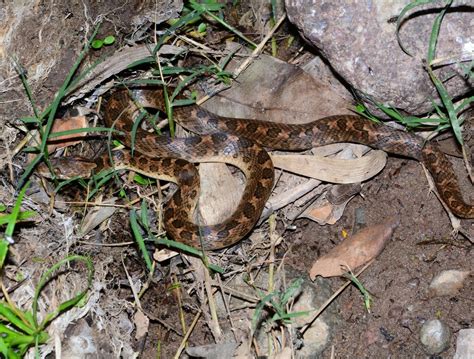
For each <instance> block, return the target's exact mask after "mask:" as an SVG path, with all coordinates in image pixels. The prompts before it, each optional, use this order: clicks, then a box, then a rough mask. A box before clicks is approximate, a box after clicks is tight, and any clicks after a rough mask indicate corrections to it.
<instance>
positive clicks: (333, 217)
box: [298, 183, 361, 225]
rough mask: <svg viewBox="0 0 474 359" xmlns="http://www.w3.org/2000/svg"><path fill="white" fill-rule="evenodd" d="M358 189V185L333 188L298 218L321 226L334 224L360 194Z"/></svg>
mask: <svg viewBox="0 0 474 359" xmlns="http://www.w3.org/2000/svg"><path fill="white" fill-rule="evenodd" d="M360 189H361V186H360V183H354V184H343V185H336V186H333V187H332V188H331V190H330V191H329V192H326V196H325V198H321V200H319V199H318V200H317V201H316V202H315V203H314V205H312V206H311V207H308V208H307V209H306V210H305V211H304V212H303V213H302V214H301V215H300V216H298V218H308V219H310V220H312V221H316V222H317V223H319V224H321V225H324V224H334V223H336V222H337V221H338V220H339V219H340V218H341V217H342V215H343V214H344V209H345V208H346V206H347V204H348V203H349V201H350V200H351V199H352V198H353V197H354V196H355V195H356V194H357V193H359V192H360Z"/></svg>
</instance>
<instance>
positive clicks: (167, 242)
mask: <svg viewBox="0 0 474 359" xmlns="http://www.w3.org/2000/svg"><path fill="white" fill-rule="evenodd" d="M154 243H155V244H157V245H162V246H166V247H168V248H174V249H177V250H179V251H182V252H184V253H188V254H191V255H194V256H196V257H199V258H201V259H202V258H204V253H203V252H202V251H200V250H198V249H196V248H194V247H190V246H187V245H186V244H183V243H180V242H176V241H172V240H169V239H166V238H159V239H155V240H154ZM209 269H212V270H213V271H214V272H217V273H221V274H222V273H224V269H222V268H221V267H219V266H216V265H214V264H209Z"/></svg>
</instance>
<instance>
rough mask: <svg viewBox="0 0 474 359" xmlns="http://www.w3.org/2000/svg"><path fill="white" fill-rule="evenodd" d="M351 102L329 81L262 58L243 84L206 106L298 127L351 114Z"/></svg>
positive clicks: (223, 112) (242, 79) (246, 73)
mask: <svg viewBox="0 0 474 359" xmlns="http://www.w3.org/2000/svg"><path fill="white" fill-rule="evenodd" d="M231 65H232V64H231ZM230 71H232V69H231V68H230ZM351 101H352V100H351V99H350V97H349V96H348V97H347V98H344V97H342V96H341V92H338V91H336V90H335V89H334V87H333V86H332V85H331V84H330V83H329V81H321V80H319V79H315V78H314V77H312V76H311V75H310V74H308V73H307V72H305V71H303V70H302V69H301V68H299V67H297V66H295V65H291V64H288V63H286V62H283V61H281V60H278V59H276V58H274V57H271V56H267V55H260V56H259V57H258V58H257V59H255V60H254V61H253V62H252V64H251V65H250V66H249V67H248V68H247V69H246V70H245V71H244V72H243V73H241V74H240V75H239V81H237V82H236V83H235V84H234V85H233V86H232V87H231V88H229V89H227V90H225V91H222V92H220V93H218V94H217V95H216V96H214V97H213V98H211V99H210V100H209V101H207V102H205V104H204V107H205V108H206V109H207V110H209V111H211V112H214V113H216V114H218V115H222V116H227V117H235V118H254V119H259V120H267V121H273V122H280V123H290V124H296V123H305V122H312V121H314V120H317V119H318V118H322V117H325V116H330V115H334V114H344V113H346V114H349V113H350V111H349V110H348V109H349V108H352V107H353V105H352V102H351ZM229 112H230V113H229Z"/></svg>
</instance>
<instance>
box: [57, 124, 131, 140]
mask: <svg viewBox="0 0 474 359" xmlns="http://www.w3.org/2000/svg"><path fill="white" fill-rule="evenodd" d="M84 132H115V133H117V134H118V135H123V133H122V132H120V131H117V130H115V129H113V128H108V127H84V128H74V129H72V130H66V131H58V132H53V133H51V134H50V135H49V139H50V140H51V139H53V138H57V137H61V136H70V135H75V134H77V133H84Z"/></svg>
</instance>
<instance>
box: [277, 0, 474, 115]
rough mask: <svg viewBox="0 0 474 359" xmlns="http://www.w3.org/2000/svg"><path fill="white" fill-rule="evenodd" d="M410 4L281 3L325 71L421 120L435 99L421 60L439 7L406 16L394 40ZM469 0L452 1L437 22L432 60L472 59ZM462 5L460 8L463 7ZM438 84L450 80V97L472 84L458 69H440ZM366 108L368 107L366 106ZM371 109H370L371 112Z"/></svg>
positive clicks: (473, 44) (299, 0) (303, 0)
mask: <svg viewBox="0 0 474 359" xmlns="http://www.w3.org/2000/svg"><path fill="white" fill-rule="evenodd" d="M410 2H411V0H402V1H372V0H361V1H332V0H321V1H313V0H286V10H287V14H288V17H289V19H290V21H292V22H293V23H294V24H295V25H296V26H297V27H298V29H299V31H300V33H301V35H302V36H303V37H304V38H305V39H306V40H307V41H308V42H309V43H311V44H312V45H314V46H315V47H316V48H318V49H319V50H320V51H321V53H322V55H323V56H325V57H326V58H327V60H328V61H329V63H330V64H331V66H332V67H333V68H334V69H335V70H336V72H337V73H338V74H339V75H341V76H342V77H343V78H344V79H345V80H346V81H347V82H348V83H349V85H351V86H352V87H354V88H355V89H356V91H357V92H358V93H359V94H361V95H363V94H366V95H368V96H369V97H371V98H372V99H373V100H375V101H377V102H380V103H383V104H385V105H388V106H392V107H397V108H399V109H403V110H405V111H407V112H411V113H414V114H421V113H424V112H427V111H429V110H430V109H431V108H432V99H433V98H435V99H436V98H438V94H437V92H436V89H435V87H434V86H433V84H432V82H431V80H430V79H429V76H428V74H427V72H426V71H425V69H424V68H423V64H422V60H423V59H425V58H426V52H427V46H428V43H429V36H430V33H431V28H432V25H433V20H434V18H435V17H436V15H437V14H438V13H439V10H440V9H441V7H442V6H443V5H444V3H442V2H434V3H433V4H427V5H423V6H421V7H416V8H415V9H414V10H410V11H409V12H408V13H407V14H406V15H405V16H404V18H403V19H404V20H403V22H402V26H401V28H400V38H401V41H402V43H403V45H404V47H405V48H406V49H407V50H408V51H409V52H410V54H411V55H413V56H409V55H407V54H406V53H405V52H404V51H403V50H402V49H401V48H400V46H399V44H398V42H397V37H396V26H397V24H396V21H393V19H395V20H396V17H397V16H398V15H399V14H400V11H401V10H402V9H403V7H404V6H405V5H407V4H408V3H410ZM469 4H470V5H472V0H469V1H468V0H459V1H454V2H453V5H452V7H451V10H450V11H449V12H448V13H447V14H446V16H445V17H444V19H443V22H442V26H441V31H440V36H439V39H438V44H437V52H436V56H437V58H450V57H453V56H454V58H455V59H457V60H459V58H460V57H461V54H469V53H472V49H473V47H474V33H473V32H472V12H471V11H470V10H469V6H466V5H469ZM463 5H464V6H463ZM435 72H436V75H437V76H438V77H439V78H447V74H448V73H452V74H453V75H454V76H453V77H452V78H450V79H449V80H448V81H447V82H445V83H444V84H445V86H447V88H448V93H449V94H450V96H451V97H456V96H461V95H464V94H466V93H467V92H468V91H469V89H471V88H472V86H473V83H472V81H473V80H472V78H470V79H466V78H465V76H464V70H463V69H462V67H460V66H459V64H456V65H449V66H440V67H439V68H438V69H437V70H436V71H435ZM369 107H371V106H369ZM371 108H373V107H371Z"/></svg>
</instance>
